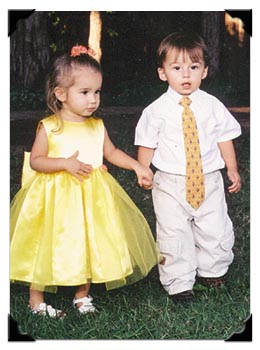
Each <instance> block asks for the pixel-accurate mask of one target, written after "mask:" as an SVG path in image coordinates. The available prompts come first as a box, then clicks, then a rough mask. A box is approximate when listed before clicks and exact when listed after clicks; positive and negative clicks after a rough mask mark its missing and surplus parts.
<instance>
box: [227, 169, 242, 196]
mask: <svg viewBox="0 0 260 350" xmlns="http://www.w3.org/2000/svg"><path fill="white" fill-rule="evenodd" d="M227 176H228V178H229V180H230V181H231V182H232V184H231V185H230V186H229V187H228V192H230V193H237V192H239V191H240V189H241V178H240V175H239V173H238V172H237V171H228V172H227Z"/></svg>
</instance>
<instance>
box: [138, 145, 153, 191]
mask: <svg viewBox="0 0 260 350" xmlns="http://www.w3.org/2000/svg"><path fill="white" fill-rule="evenodd" d="M153 155H154V149H153V148H148V147H143V146H139V147H138V153H137V160H138V161H139V162H140V163H141V164H142V165H143V166H144V167H146V168H150V165H151V162H152V159H153ZM143 187H144V188H145V189H146V190H151V189H152V188H153V181H152V180H151V181H146V180H144V181H143Z"/></svg>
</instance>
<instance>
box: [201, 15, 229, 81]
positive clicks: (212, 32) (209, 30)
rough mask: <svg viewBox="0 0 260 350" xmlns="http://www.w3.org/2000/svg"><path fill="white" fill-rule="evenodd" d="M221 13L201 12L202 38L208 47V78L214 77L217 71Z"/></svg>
mask: <svg viewBox="0 0 260 350" xmlns="http://www.w3.org/2000/svg"><path fill="white" fill-rule="evenodd" d="M223 15H224V14H223V12H220V11H218V12H216V11H203V12H202V36H203V38H204V40H205V41H206V44H207V46H208V51H209V56H210V64H209V77H214V76H216V74H217V73H218V71H219V51H220V49H219V45H220V23H221V20H220V19H221V16H223Z"/></svg>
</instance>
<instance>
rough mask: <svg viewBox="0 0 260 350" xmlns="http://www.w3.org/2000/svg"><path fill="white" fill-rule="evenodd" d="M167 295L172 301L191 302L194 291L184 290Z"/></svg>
mask: <svg viewBox="0 0 260 350" xmlns="http://www.w3.org/2000/svg"><path fill="white" fill-rule="evenodd" d="M169 297H170V298H171V300H172V301H174V302H178V301H180V302H191V301H192V300H193V298H194V293H193V291H192V290H185V291H184V292H181V293H177V294H170V295H169Z"/></svg>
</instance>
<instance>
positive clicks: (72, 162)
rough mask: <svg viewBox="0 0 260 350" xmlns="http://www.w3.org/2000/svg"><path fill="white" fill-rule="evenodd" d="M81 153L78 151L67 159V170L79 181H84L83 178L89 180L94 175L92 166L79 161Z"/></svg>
mask: <svg viewBox="0 0 260 350" xmlns="http://www.w3.org/2000/svg"><path fill="white" fill-rule="evenodd" d="M78 155H79V151H76V152H75V153H74V154H73V155H72V156H70V157H69V158H66V159H65V166H64V167H65V170H66V171H67V172H69V173H70V174H71V175H73V176H75V177H76V178H77V179H78V180H80V181H83V178H82V177H85V178H87V177H88V175H89V174H91V173H92V171H93V167H92V165H90V164H85V163H83V162H81V161H79V160H78V159H77V157H78Z"/></svg>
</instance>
